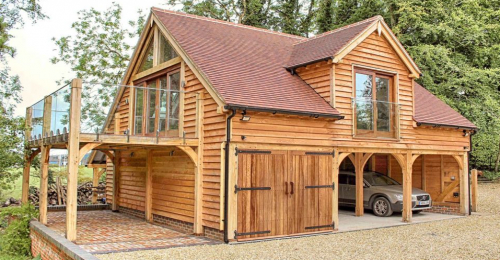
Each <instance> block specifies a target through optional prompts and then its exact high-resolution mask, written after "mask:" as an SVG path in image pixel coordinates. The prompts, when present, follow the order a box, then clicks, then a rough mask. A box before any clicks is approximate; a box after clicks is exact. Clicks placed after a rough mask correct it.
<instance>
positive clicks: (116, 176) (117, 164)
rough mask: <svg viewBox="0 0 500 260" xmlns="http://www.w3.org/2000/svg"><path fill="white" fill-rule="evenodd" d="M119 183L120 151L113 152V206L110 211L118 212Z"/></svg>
mask: <svg viewBox="0 0 500 260" xmlns="http://www.w3.org/2000/svg"><path fill="white" fill-rule="evenodd" d="M119 181H120V151H118V150H115V155H114V160H113V205H112V206H111V210H113V211H118V208H119V202H118V199H119V196H118V194H119V192H120V191H119V186H120V185H119Z"/></svg>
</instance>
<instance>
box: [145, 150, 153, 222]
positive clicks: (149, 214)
mask: <svg viewBox="0 0 500 260" xmlns="http://www.w3.org/2000/svg"><path fill="white" fill-rule="evenodd" d="M144 204H145V215H146V221H149V222H152V221H153V211H152V210H153V151H152V150H151V149H148V150H147V155H146V197H145V203H144Z"/></svg>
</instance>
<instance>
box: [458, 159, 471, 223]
mask: <svg viewBox="0 0 500 260" xmlns="http://www.w3.org/2000/svg"><path fill="white" fill-rule="evenodd" d="M459 157H460V160H461V161H462V163H461V167H462V169H460V171H459V172H460V177H459V178H460V213H461V214H464V215H465V214H469V210H470V209H469V198H470V197H469V160H468V158H467V153H464V154H463V155H460V156H459ZM459 165H460V163H459Z"/></svg>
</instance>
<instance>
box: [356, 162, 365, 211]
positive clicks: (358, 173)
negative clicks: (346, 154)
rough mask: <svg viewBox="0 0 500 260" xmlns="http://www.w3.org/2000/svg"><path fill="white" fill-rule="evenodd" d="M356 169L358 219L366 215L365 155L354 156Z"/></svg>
mask: <svg viewBox="0 0 500 260" xmlns="http://www.w3.org/2000/svg"><path fill="white" fill-rule="evenodd" d="M354 161H355V165H356V166H355V169H356V217H361V216H363V215H364V211H365V210H364V207H363V168H364V167H363V166H364V164H363V162H362V161H363V153H355V154H354Z"/></svg>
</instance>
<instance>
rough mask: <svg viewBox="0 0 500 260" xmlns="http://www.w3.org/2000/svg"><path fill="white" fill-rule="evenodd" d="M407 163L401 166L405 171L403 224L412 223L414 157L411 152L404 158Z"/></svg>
mask: <svg viewBox="0 0 500 260" xmlns="http://www.w3.org/2000/svg"><path fill="white" fill-rule="evenodd" d="M404 157H405V159H406V162H405V163H404V164H402V165H401V168H402V169H403V213H402V215H403V222H411V217H412V189H413V188H412V171H413V162H414V159H413V156H412V153H411V151H408V152H407V153H406V156H404Z"/></svg>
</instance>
